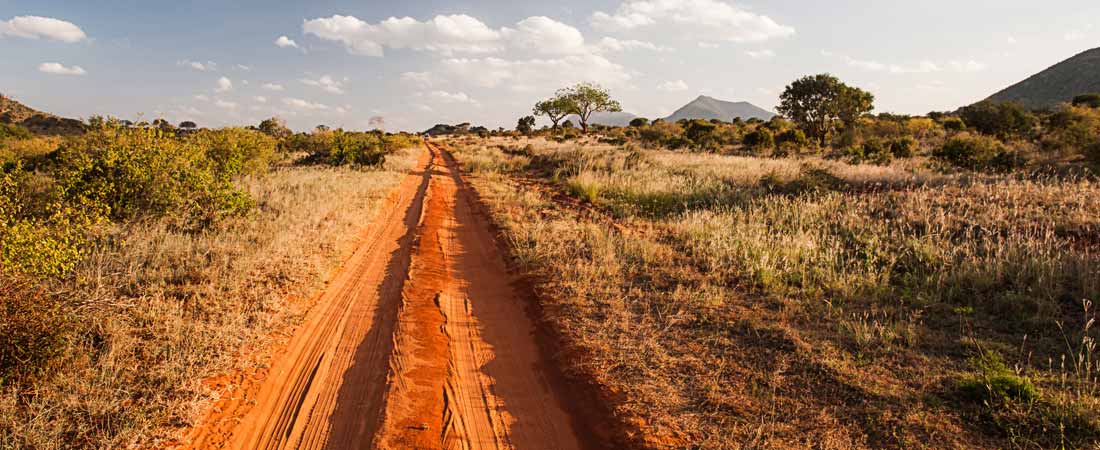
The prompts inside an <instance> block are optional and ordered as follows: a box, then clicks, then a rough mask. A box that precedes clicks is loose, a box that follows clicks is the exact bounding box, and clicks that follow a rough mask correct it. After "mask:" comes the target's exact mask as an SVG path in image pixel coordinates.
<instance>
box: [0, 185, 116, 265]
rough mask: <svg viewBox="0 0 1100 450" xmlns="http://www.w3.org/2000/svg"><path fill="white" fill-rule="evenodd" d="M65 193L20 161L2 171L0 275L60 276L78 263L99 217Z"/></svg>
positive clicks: (0, 195)
mask: <svg viewBox="0 0 1100 450" xmlns="http://www.w3.org/2000/svg"><path fill="white" fill-rule="evenodd" d="M62 196H63V192H62V191H61V189H60V187H59V186H57V185H56V184H55V183H54V182H53V180H52V179H50V178H48V177H45V176H41V175H36V174H34V173H31V172H27V171H24V170H23V168H22V166H20V165H16V166H14V167H11V168H10V169H9V170H7V171H5V172H2V173H0V276H3V274H7V275H20V276H24V277H31V278H50V277H59V276H63V275H65V274H67V273H68V272H69V271H71V270H72V269H73V268H74V267H75V266H76V263H77V262H78V261H79V260H80V257H81V255H82V252H81V248H82V246H83V244H84V241H85V232H86V228H87V227H88V226H89V225H90V224H91V223H92V222H94V220H95V218H94V215H92V214H89V213H88V212H87V211H86V210H84V209H80V208H73V207H70V206H68V205H66V204H65V202H64V201H63V200H62Z"/></svg>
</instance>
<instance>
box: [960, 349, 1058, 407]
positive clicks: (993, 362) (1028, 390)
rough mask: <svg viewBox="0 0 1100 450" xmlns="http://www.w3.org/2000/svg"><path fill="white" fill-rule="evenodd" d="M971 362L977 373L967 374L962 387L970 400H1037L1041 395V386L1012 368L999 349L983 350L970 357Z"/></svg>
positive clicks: (1003, 401)
mask: <svg viewBox="0 0 1100 450" xmlns="http://www.w3.org/2000/svg"><path fill="white" fill-rule="evenodd" d="M970 364H971V365H972V366H973V367H974V370H975V372H976V373H975V374H973V375H970V376H967V377H965V378H964V379H963V380H962V381H961V382H960V383H959V388H960V389H961V390H962V392H963V394H964V395H965V396H966V397H967V398H969V399H971V400H974V401H978V402H983V403H985V404H994V403H1010V402H1034V401H1036V400H1038V399H1039V398H1040V392H1039V388H1037V387H1035V384H1034V383H1032V381H1031V378H1028V377H1025V376H1021V375H1019V374H1017V373H1016V372H1015V371H1013V370H1012V369H1009V368H1008V366H1006V365H1005V363H1004V359H1003V358H1002V357H1001V355H1000V354H999V353H997V352H994V351H991V350H986V351H983V352H982V353H981V354H979V355H978V356H976V357H974V358H971V360H970Z"/></svg>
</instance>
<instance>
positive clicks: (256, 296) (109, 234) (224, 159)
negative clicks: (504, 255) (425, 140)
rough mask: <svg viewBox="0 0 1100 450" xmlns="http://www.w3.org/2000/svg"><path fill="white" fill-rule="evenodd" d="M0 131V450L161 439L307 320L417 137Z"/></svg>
mask: <svg viewBox="0 0 1100 450" xmlns="http://www.w3.org/2000/svg"><path fill="white" fill-rule="evenodd" d="M189 125H190V126H185V127H181V128H180V129H176V128H175V127H172V126H171V125H168V124H167V123H164V122H163V121H158V122H157V123H153V124H145V123H139V124H131V123H124V122H120V121H116V120H107V119H98V118H97V119H93V120H91V121H89V123H87V124H86V125H85V128H86V130H85V132H84V133H83V134H82V135H78V136H71V137H64V138H61V137H36V136H34V135H32V134H30V133H27V132H26V131H25V130H22V129H20V128H19V127H18V126H14V125H8V126H4V127H3V128H0V159H2V164H3V171H2V172H0V269H2V270H0V297H2V298H3V302H2V304H0V329H2V330H4V333H3V334H4V336H3V337H2V338H0V448H43V449H50V448H124V447H128V446H135V445H148V444H150V443H154V442H156V441H157V440H158V439H164V438H168V437H170V435H171V429H172V428H175V427H181V426H184V425H187V424H189V423H191V421H193V420H194V419H195V418H196V415H197V414H198V412H199V405H200V404H201V403H202V402H203V401H204V400H207V399H209V398H210V396H211V395H212V391H211V388H210V387H209V386H207V385H204V384H203V383H202V381H203V380H204V379H205V378H208V377H211V376H213V375H216V374H221V373H225V372H227V371H230V370H231V369H233V368H235V367H241V366H242V365H243V364H254V363H257V362H256V361H252V360H249V359H248V355H247V352H248V351H249V349H255V348H259V347H262V345H263V344H264V343H265V342H267V341H270V340H271V339H275V338H277V333H278V332H279V331H280V330H283V329H284V328H285V327H286V326H287V325H288V324H291V323H293V322H294V321H295V320H296V319H297V318H298V317H299V316H300V314H301V313H302V312H303V311H304V310H305V309H307V308H308V306H309V298H310V296H311V295H312V293H313V291H314V290H315V289H316V288H318V287H319V286H320V284H321V282H322V281H324V279H325V277H326V276H327V275H328V272H329V271H330V270H332V269H333V268H334V267H335V266H336V265H337V264H338V263H339V259H340V257H341V256H342V255H343V254H344V252H346V251H347V250H348V248H349V246H350V244H351V243H352V242H353V241H354V239H355V238H356V231H357V230H359V229H360V228H361V227H362V226H363V225H364V224H365V223H366V222H367V221H369V219H370V217H371V216H372V215H373V211H374V209H375V208H376V207H377V205H378V203H379V202H380V200H381V199H382V197H383V196H384V195H385V193H386V192H387V191H388V190H389V188H390V187H392V186H394V185H396V183H397V181H398V180H399V179H400V178H401V176H403V174H404V173H405V172H407V171H408V170H410V169H411V167H412V165H413V163H414V161H413V158H414V156H415V155H413V154H412V152H409V151H404V150H403V149H404V148H406V147H409V146H412V145H414V144H415V143H416V142H417V139H418V138H416V137H414V136H411V135H402V134H398V135H387V134H384V133H381V132H369V133H353V132H346V131H343V130H327V129H319V130H316V131H315V132H313V133H308V134H294V133H291V132H290V130H288V129H286V127H285V126H283V125H282V124H281V122H279V121H277V120H270V121H265V123H264V124H261V127H259V128H257V129H245V128H225V129H218V130H207V129H197V127H195V126H194V124H189Z"/></svg>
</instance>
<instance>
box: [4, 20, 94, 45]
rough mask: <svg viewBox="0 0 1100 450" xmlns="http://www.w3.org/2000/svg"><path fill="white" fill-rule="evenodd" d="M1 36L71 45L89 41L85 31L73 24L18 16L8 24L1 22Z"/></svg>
mask: <svg viewBox="0 0 1100 450" xmlns="http://www.w3.org/2000/svg"><path fill="white" fill-rule="evenodd" d="M0 36H14V37H20V38H25V39H50V40H54V41H61V42H67V43H70V44H71V43H75V42H80V41H83V40H86V39H88V35H86V34H84V30H81V29H80V27H78V26H76V25H74V24H73V23H72V22H67V21H64V20H61V19H54V18H52V17H39V16H18V17H14V18H12V19H11V20H8V21H7V22H0Z"/></svg>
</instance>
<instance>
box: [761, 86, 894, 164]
mask: <svg viewBox="0 0 1100 450" xmlns="http://www.w3.org/2000/svg"><path fill="white" fill-rule="evenodd" d="M779 100H780V104H779V106H778V107H777V108H776V109H777V110H779V112H780V114H783V115H784V116H786V117H787V118H788V119H791V120H792V121H794V122H795V123H797V124H798V126H799V127H800V128H802V129H803V130H804V131H805V132H806V134H808V135H810V136H811V137H813V138H815V139H817V141H818V143H819V144H820V145H821V146H822V147H824V146H825V144H826V142H827V139H828V136H829V132H831V131H833V130H834V129H835V128H836V127H837V123H838V122H839V123H840V124H842V125H844V126H845V127H852V126H855V124H856V121H857V120H859V118H860V117H861V116H863V115H864V114H866V113H869V112H871V111H872V110H874V101H875V96H874V95H871V93H869V92H866V91H864V90H862V89H859V88H856V87H851V86H848V85H846V84H844V83H842V82H841V81H840V79H838V78H837V77H834V76H832V75H829V74H820V75H813V76H808V77H803V78H799V79H798V80H795V81H794V82H792V83H791V84H790V85H789V86H787V88H786V89H785V90H784V91H783V94H782V95H780V96H779Z"/></svg>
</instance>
